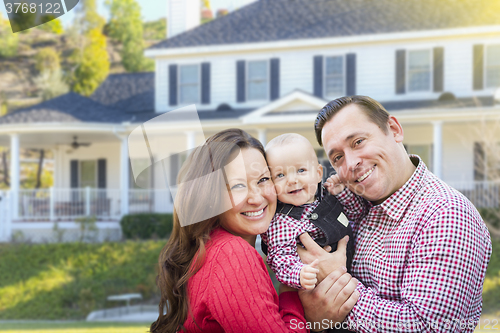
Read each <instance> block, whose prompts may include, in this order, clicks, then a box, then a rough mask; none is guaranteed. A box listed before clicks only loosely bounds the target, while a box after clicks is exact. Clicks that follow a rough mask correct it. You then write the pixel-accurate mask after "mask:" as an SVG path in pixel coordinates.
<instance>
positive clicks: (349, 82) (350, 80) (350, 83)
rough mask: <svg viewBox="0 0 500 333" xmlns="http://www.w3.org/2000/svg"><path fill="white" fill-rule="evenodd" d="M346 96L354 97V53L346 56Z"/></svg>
mask: <svg viewBox="0 0 500 333" xmlns="http://www.w3.org/2000/svg"><path fill="white" fill-rule="evenodd" d="M345 81H346V84H345V85H346V95H347V96H352V95H356V53H348V54H347V55H346V80H345Z"/></svg>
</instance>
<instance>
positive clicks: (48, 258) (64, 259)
mask: <svg viewBox="0 0 500 333" xmlns="http://www.w3.org/2000/svg"><path fill="white" fill-rule="evenodd" d="M164 245H165V241H151V240H150V241H127V242H119V243H102V244H93V243H80V242H77V243H59V244H31V245H30V244H0V319H84V318H85V317H86V316H87V315H88V314H89V312H91V311H94V310H98V309H103V308H110V307H115V306H120V305H124V304H120V303H117V302H109V301H107V300H106V297H107V296H110V295H116V294H125V293H141V294H142V295H143V297H144V299H145V300H148V299H151V298H152V297H154V295H156V294H157V289H156V284H155V278H156V275H157V269H156V266H157V262H158V255H159V253H160V250H161V248H162V247H163V246H164ZM0 326H1V325H0Z"/></svg>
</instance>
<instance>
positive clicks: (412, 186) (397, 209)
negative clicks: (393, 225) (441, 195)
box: [380, 155, 427, 220]
mask: <svg viewBox="0 0 500 333" xmlns="http://www.w3.org/2000/svg"><path fill="white" fill-rule="evenodd" d="M409 156H410V160H411V161H412V163H413V164H414V165H415V166H416V167H417V168H416V169H415V171H414V172H413V175H412V176H411V177H410V179H408V181H407V182H406V183H405V184H404V185H403V186H401V187H400V188H399V190H397V191H396V192H394V193H393V194H392V195H391V196H390V197H388V198H387V199H385V200H384V202H382V203H381V204H380V207H381V208H382V209H383V210H384V211H385V213H386V214H387V215H389V216H390V217H391V218H392V219H393V220H399V219H401V217H402V216H403V213H404V212H405V210H406V208H407V207H408V205H409V204H410V201H411V198H412V197H413V196H415V194H416V193H417V191H418V190H419V189H420V188H421V187H422V186H423V179H424V176H425V173H426V172H427V167H426V166H425V163H424V162H423V161H422V159H421V158H420V157H419V156H417V155H409Z"/></svg>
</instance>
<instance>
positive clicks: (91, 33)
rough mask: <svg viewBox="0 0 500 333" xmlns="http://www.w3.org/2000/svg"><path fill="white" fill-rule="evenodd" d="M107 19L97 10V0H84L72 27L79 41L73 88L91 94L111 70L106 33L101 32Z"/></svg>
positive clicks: (72, 81)
mask: <svg viewBox="0 0 500 333" xmlns="http://www.w3.org/2000/svg"><path fill="white" fill-rule="evenodd" d="M104 23H105V20H104V19H103V18H102V17H101V16H100V15H99V14H98V13H97V5H96V1H95V0H83V1H82V5H81V6H80V9H79V10H78V11H77V15H76V17H75V21H74V27H73V29H70V30H71V32H70V34H72V35H73V36H74V37H75V39H76V41H75V42H76V43H77V49H76V50H75V51H74V52H73V55H72V57H71V59H70V62H71V63H73V70H72V75H70V77H71V79H70V81H71V89H72V90H73V91H75V92H77V93H79V94H82V95H84V96H90V95H91V94H92V93H93V92H94V90H95V89H96V88H97V87H98V86H99V85H100V84H101V83H102V81H104V79H105V78H106V77H107V76H108V73H109V56H108V52H107V51H106V37H105V36H104V35H103V34H102V28H103V26H104Z"/></svg>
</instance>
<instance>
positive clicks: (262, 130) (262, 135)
mask: <svg viewBox="0 0 500 333" xmlns="http://www.w3.org/2000/svg"><path fill="white" fill-rule="evenodd" d="M259 141H260V142H261V143H262V145H263V146H264V147H265V146H266V144H267V129H265V128H260V129H259Z"/></svg>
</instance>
